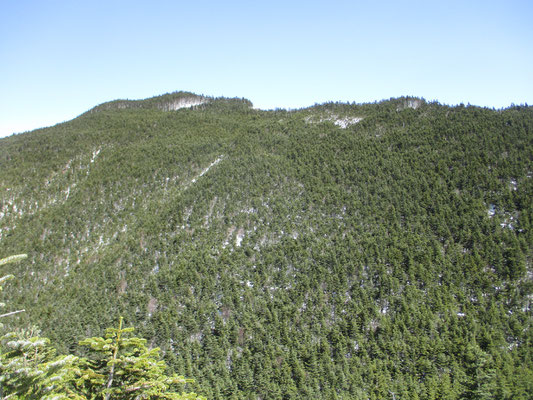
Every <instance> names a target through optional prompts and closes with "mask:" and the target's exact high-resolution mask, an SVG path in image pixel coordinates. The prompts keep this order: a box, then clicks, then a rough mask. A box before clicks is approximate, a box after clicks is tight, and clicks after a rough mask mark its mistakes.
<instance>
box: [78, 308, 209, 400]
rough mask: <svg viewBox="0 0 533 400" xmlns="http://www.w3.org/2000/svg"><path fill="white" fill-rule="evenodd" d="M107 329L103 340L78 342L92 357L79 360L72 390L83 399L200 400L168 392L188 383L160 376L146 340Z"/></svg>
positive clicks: (156, 354) (156, 357)
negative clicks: (77, 377) (78, 389)
mask: <svg viewBox="0 0 533 400" xmlns="http://www.w3.org/2000/svg"><path fill="white" fill-rule="evenodd" d="M122 322H123V320H122V318H121V319H120V322H119V326H118V328H108V329H107V330H106V335H105V338H102V337H93V338H89V339H85V340H83V341H81V342H80V345H83V346H88V347H90V348H91V350H92V351H93V352H96V354H97V355H96V356H95V357H93V358H92V359H90V360H83V361H82V366H81V369H80V378H79V379H77V380H76V386H77V387H78V388H80V390H81V391H82V392H83V393H87V394H88V396H87V398H104V399H175V400H196V399H197V400H201V399H204V398H203V397H200V396H197V395H196V394H195V393H177V392H174V391H171V388H175V387H182V386H183V385H185V384H186V383H192V382H193V380H192V379H185V378H184V377H183V376H178V375H172V376H166V375H165V374H164V372H165V369H166V364H165V362H164V361H161V360H159V349H158V348H154V349H151V350H149V349H147V348H146V340H145V339H140V338H138V337H130V338H128V337H125V336H126V334H127V333H131V332H133V330H134V329H133V328H122Z"/></svg>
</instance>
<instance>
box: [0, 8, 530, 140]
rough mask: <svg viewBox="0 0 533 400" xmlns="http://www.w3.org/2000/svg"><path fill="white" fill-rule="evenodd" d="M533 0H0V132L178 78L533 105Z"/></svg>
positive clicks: (262, 101)
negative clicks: (83, 0)
mask: <svg viewBox="0 0 533 400" xmlns="http://www.w3.org/2000/svg"><path fill="white" fill-rule="evenodd" d="M531 21H533V2H531V1H526V0H522V1H515V0H502V1H490V0H488V1H487V0H485V1H478V0H473V1H465V0H462V1H455V0H447V1H442V0H441V1H438V2H433V1H409V0H404V1H356V0H353V1H337V0H330V1H312V0H307V1H290V0H285V1H277V0H273V1H263V2H254V1H249V0H247V1H231V0H226V1H210V0H205V1H202V2H197V1H179V0H174V1H159V0H153V1H150V2H147V1H135V0H129V1H114V0H106V1H100V0H92V1H85V2H81V1H59V0H39V1H37V0H33V1H30V0H17V1H11V0H0V137H1V136H5V135H9V134H11V133H13V132H21V131H25V130H31V129H35V128H38V127H43V126H49V125H54V124H56V123H60V122H63V121H65V120H70V119H72V118H74V117H76V116H77V115H79V114H81V113H83V112H85V111H86V110H88V109H90V108H92V107H93V106H95V105H97V104H100V103H102V102H105V101H109V100H113V99H118V98H129V99H139V98H146V97H151V96H154V95H158V94H163V93H167V92H173V91H177V90H186V91H192V92H194V93H198V94H205V95H213V96H228V97H236V96H237V97H245V98H248V99H250V100H251V101H252V102H253V103H254V105H255V106H256V107H260V108H275V107H283V108H299V107H304V106H309V105H313V104H314V103H322V102H325V101H350V102H352V101H355V102H358V103H360V102H369V101H375V100H381V99H388V98H390V97H398V96H402V95H414V96H420V97H424V98H426V99H427V100H438V101H439V102H441V103H445V104H458V103H461V102H462V103H464V104H467V103H470V104H474V105H481V106H488V107H496V108H501V107H507V106H509V105H510V104H511V103H515V104H521V103H529V104H533V24H532V23H531Z"/></svg>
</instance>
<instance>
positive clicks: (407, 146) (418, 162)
mask: <svg viewBox="0 0 533 400" xmlns="http://www.w3.org/2000/svg"><path fill="white" fill-rule="evenodd" d="M165 96H167V97H165ZM165 96H163V97H160V96H156V97H154V98H150V99H146V100H142V101H133V102H131V103H130V102H127V103H121V102H122V101H118V103H117V102H111V103H104V104H103V105H100V106H97V107H96V108H94V109H93V110H94V111H89V112H87V113H84V114H82V115H81V116H80V117H78V118H76V119H74V120H72V121H69V122H66V123H64V124H61V125H59V126H55V127H51V128H47V129H43V130H39V131H37V132H34V133H30V134H23V135H16V136H14V137H9V138H5V139H1V140H0V169H1V170H2V172H3V173H2V174H1V176H0V187H1V189H2V197H1V198H0V200H1V204H0V212H1V214H0V235H1V236H0V254H4V255H9V254H19V253H26V252H27V253H28V254H29V257H28V261H27V262H26V263H24V264H21V265H19V266H17V268H15V267H9V268H11V269H9V270H8V271H7V272H10V273H13V274H15V275H17V277H20V279H19V280H18V281H17V282H16V283H15V284H13V285H11V286H10V287H8V288H6V292H5V293H6V296H8V297H9V298H10V303H11V302H13V304H14V305H15V306H17V307H18V306H20V307H21V308H26V309H27V310H28V312H27V313H24V314H23V315H20V316H17V318H15V319H13V321H10V322H9V324H10V326H12V327H16V326H19V327H20V326H27V325H28V324H31V323H33V324H38V325H40V326H41V328H42V329H43V332H44V333H45V334H46V335H47V336H49V337H50V338H51V339H52V340H53V341H54V343H55V344H56V345H57V346H58V347H59V349H60V350H61V351H67V350H68V349H72V348H74V347H75V343H77V341H78V340H80V339H81V338H85V337H89V336H94V335H99V334H100V333H101V330H102V329H103V328H104V327H107V326H113V324H114V322H115V321H116V320H117V319H118V316H120V315H122V316H124V317H125V319H126V322H127V323H128V324H131V325H135V326H137V327H138V328H139V333H140V334H141V335H143V336H144V337H146V338H147V339H148V340H149V343H151V344H153V345H154V346H155V345H157V346H159V347H161V349H162V350H163V353H164V354H165V359H166V361H167V362H168V363H169V365H171V366H172V367H173V368H174V369H175V370H176V371H178V372H179V373H183V374H184V375H186V376H190V377H194V378H196V380H197V382H198V384H199V385H200V386H201V387H202V389H203V391H202V393H206V394H207V395H208V397H209V398H217V399H224V398H231V397H232V396H233V397H236V398H332V397H334V396H337V397H339V398H387V397H390V392H393V393H396V394H397V395H398V396H400V395H402V396H403V397H406V398H415V397H416V396H418V397H419V398H431V396H434V397H435V396H437V395H436V394H435V393H440V394H439V396H441V397H443V398H445V395H446V396H448V398H452V399H453V398H455V399H459V398H461V399H470V398H480V396H481V393H482V391H484V392H483V393H489V394H491V395H492V396H496V397H500V398H506V396H507V398H509V397H510V396H511V395H512V396H515V398H526V395H525V393H528V391H529V388H530V384H529V383H527V382H531V381H532V380H531V379H529V378H530V377H531V376H533V375H532V365H531V362H530V360H531V358H530V354H531V353H530V352H531V343H532V342H531V329H530V326H531V325H530V324H531V308H530V302H531V299H532V298H533V296H532V286H533V285H532V281H531V276H532V273H531V271H532V268H531V259H532V252H531V243H532V242H533V240H532V239H533V237H532V233H531V220H532V219H533V210H532V205H531V202H530V198H531V197H532V194H533V193H532V190H533V185H532V181H531V172H532V171H531V161H532V160H531V154H533V152H532V151H531V149H532V143H531V138H530V132H531V128H532V127H533V109H532V108H531V107H511V108H508V109H504V110H498V111H496V110H490V109H486V108H480V107H472V106H455V107H450V106H443V105H440V104H438V103H435V102H432V103H431V102H426V101H424V100H423V99H417V98H412V97H405V98H398V99H390V100H386V101H382V102H378V103H370V104H347V103H326V104H321V105H315V106H312V107H308V108H303V109H299V110H291V111H288V110H271V111H263V110H255V109H253V108H252V105H251V102H249V101H248V100H245V99H225V98H217V99H214V98H209V97H207V96H203V95H202V96H198V97H192V98H193V99H196V100H198V99H210V100H209V101H208V102H206V103H203V104H198V105H193V106H191V107H189V106H187V107H184V108H180V109H179V110H177V111H166V110H167V109H170V107H165V104H179V103H173V102H174V101H179V100H181V99H184V98H185V99H190V98H191V97H187V96H190V93H187V92H178V93H177V94H174V95H173V94H169V95H165ZM194 96H197V95H194ZM143 102H144V103H143ZM165 102H166V103H165ZM106 104H111V106H109V107H108V106H105V105H106ZM121 104H127V106H126V108H124V107H121V106H120V105H121ZM162 104H163V105H162ZM161 105H162V106H161ZM415 105H416V106H415ZM130 106H131V107H130ZM99 107H100V108H99ZM488 377H491V378H490V379H488ZM528 385H529V386H528ZM431 393H434V395H431ZM521 393H522V394H521ZM476 396H477V397H476ZM520 396H522V397H520Z"/></svg>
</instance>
